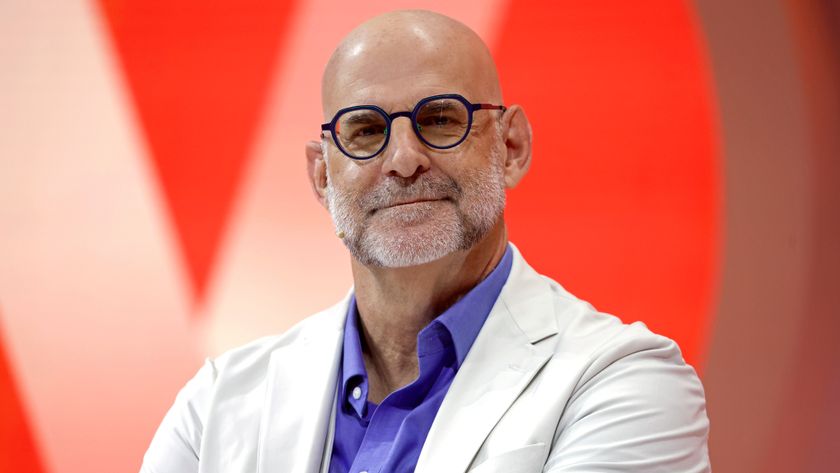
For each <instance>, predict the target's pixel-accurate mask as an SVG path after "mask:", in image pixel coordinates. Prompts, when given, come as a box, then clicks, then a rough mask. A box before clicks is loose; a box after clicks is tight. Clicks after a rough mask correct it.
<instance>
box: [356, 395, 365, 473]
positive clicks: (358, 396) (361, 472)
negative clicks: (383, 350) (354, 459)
mask: <svg viewBox="0 0 840 473" xmlns="http://www.w3.org/2000/svg"><path fill="white" fill-rule="evenodd" d="M360 397H362V388H360V387H358V386H356V387H355V388H353V399H359V398H360ZM359 473H367V471H360V472H359Z"/></svg>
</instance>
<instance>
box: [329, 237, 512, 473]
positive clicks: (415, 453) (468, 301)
mask: <svg viewBox="0 0 840 473" xmlns="http://www.w3.org/2000/svg"><path fill="white" fill-rule="evenodd" d="M512 261H513V257H512V255H511V250H510V246H508V248H507V250H506V251H505V254H504V256H503V257H502V260H501V261H500V262H499V264H498V265H497V266H496V268H495V269H494V270H493V272H491V273H490V274H489V275H488V276H487V277H486V278H485V279H484V280H483V281H481V282H480V283H479V284H478V285H477V286H475V287H474V288H472V290H470V292H468V293H467V294H466V295H465V296H464V297H462V298H461V299H460V300H459V301H458V302H456V303H455V304H454V305H453V306H452V307H450V308H449V309H447V310H446V311H445V312H444V313H443V314H441V315H440V316H438V317H437V318H436V319H435V320H433V321H432V322H431V323H430V324H429V325H427V326H426V327H425V328H424V329H423V330H421V331H420V333H419V334H418V335H417V358H418V362H419V368H420V374H419V375H418V376H417V379H415V380H414V381H413V382H412V383H411V384H409V385H408V386H405V387H403V388H401V389H398V390H397V391H394V392H393V393H391V394H390V395H388V397H386V398H385V399H384V400H383V401H382V403H381V404H379V405H376V404H374V403H372V402H370V401H368V400H367V396H368V379H367V372H366V371H365V364H364V361H363V359H362V348H361V342H360V338H359V314H358V309H357V308H356V298H355V296H354V297H352V298H351V299H350V308H349V310H348V313H347V322H346V323H345V326H344V348H343V352H342V362H341V368H340V371H339V373H338V376H339V378H338V379H339V381H340V384H339V386H338V398H337V405H336V416H335V437H334V440H333V450H332V457H331V460H330V470H329V471H330V473H348V472H349V473H361V472H368V473H390V472H400V473H402V472H410V471H414V467H415V465H416V464H417V459H418V458H419V457H420V450H421V449H422V448H423V443H424V442H425V441H426V436H427V435H428V434H429V429H430V428H431V427H432V422H433V421H434V419H435V415H437V411H438V409H439V408H440V404H441V402H443V398H444V396H446V392H447V391H448V390H449V385H450V384H452V380H453V379H454V378H455V373H457V372H458V367H460V366H461V363H463V362H464V359H465V358H466V357H467V353H468V352H469V351H470V347H472V344H473V342H474V341H475V338H476V336H478V332H479V331H480V330H481V327H482V325H484V321H485V320H486V319H487V315H488V314H489V313H490V309H492V308H493V305H494V304H495V303H496V299H497V298H498V297H499V292H500V291H501V290H502V286H504V284H505V281H507V278H508V274H510V267H511V263H512Z"/></svg>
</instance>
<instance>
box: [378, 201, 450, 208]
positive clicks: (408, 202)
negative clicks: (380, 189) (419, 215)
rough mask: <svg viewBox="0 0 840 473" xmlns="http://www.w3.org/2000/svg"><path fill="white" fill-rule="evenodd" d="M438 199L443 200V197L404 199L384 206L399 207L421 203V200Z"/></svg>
mask: <svg viewBox="0 0 840 473" xmlns="http://www.w3.org/2000/svg"><path fill="white" fill-rule="evenodd" d="M440 200H443V199H412V200H406V201H402V202H396V203H393V204H391V205H388V206H387V207H385V208H389V207H399V206H401V205H411V204H419V203H422V202H437V201H440Z"/></svg>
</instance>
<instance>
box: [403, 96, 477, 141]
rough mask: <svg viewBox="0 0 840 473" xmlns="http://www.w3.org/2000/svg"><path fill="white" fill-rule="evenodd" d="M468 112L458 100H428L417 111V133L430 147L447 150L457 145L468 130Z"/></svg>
mask: <svg viewBox="0 0 840 473" xmlns="http://www.w3.org/2000/svg"><path fill="white" fill-rule="evenodd" d="M469 117H470V114H469V111H468V110H467V106H466V105H464V104H463V103H462V102H461V101H460V100H456V99H452V98H443V99H436V100H430V101H428V102H426V103H424V104H423V105H422V106H421V107H420V109H419V110H417V116H416V121H417V132H418V133H420V136H422V137H423V139H424V140H426V142H427V143H429V144H430V145H432V146H435V147H439V148H447V147H450V146H453V145H455V144H457V143H458V142H459V141H461V139H462V138H464V135H466V134H467V131H468V130H469Z"/></svg>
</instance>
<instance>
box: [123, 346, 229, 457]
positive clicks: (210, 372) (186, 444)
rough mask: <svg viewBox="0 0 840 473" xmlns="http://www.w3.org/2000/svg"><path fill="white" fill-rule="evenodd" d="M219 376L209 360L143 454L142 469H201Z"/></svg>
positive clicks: (170, 411)
mask: <svg viewBox="0 0 840 473" xmlns="http://www.w3.org/2000/svg"><path fill="white" fill-rule="evenodd" d="M215 380H216V368H215V366H214V364H213V362H212V361H210V360H207V361H206V362H205V363H204V365H203V366H202V367H201V369H199V370H198V373H196V375H195V376H194V377H193V378H192V379H191V380H189V381H188V382H187V384H186V385H185V386H184V387H183V388H182V389H181V391H180V392H179V393H178V395H177V397H176V398H175V402H174V403H173V405H172V407H171V408H169V411H168V412H167V413H166V416H164V418H163V421H162V422H161V424H160V426H159V427H158V429H157V432H156V433H155V436H154V437H153V438H152V443H151V444H150V445H149V449H148V450H147V451H146V455H145V456H144V457H143V464H142V466H141V467H140V473H191V472H198V460H199V456H200V449H201V437H202V433H203V430H204V425H205V420H206V413H207V408H208V407H209V404H210V400H211V397H212V392H213V385H214V383H215Z"/></svg>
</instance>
